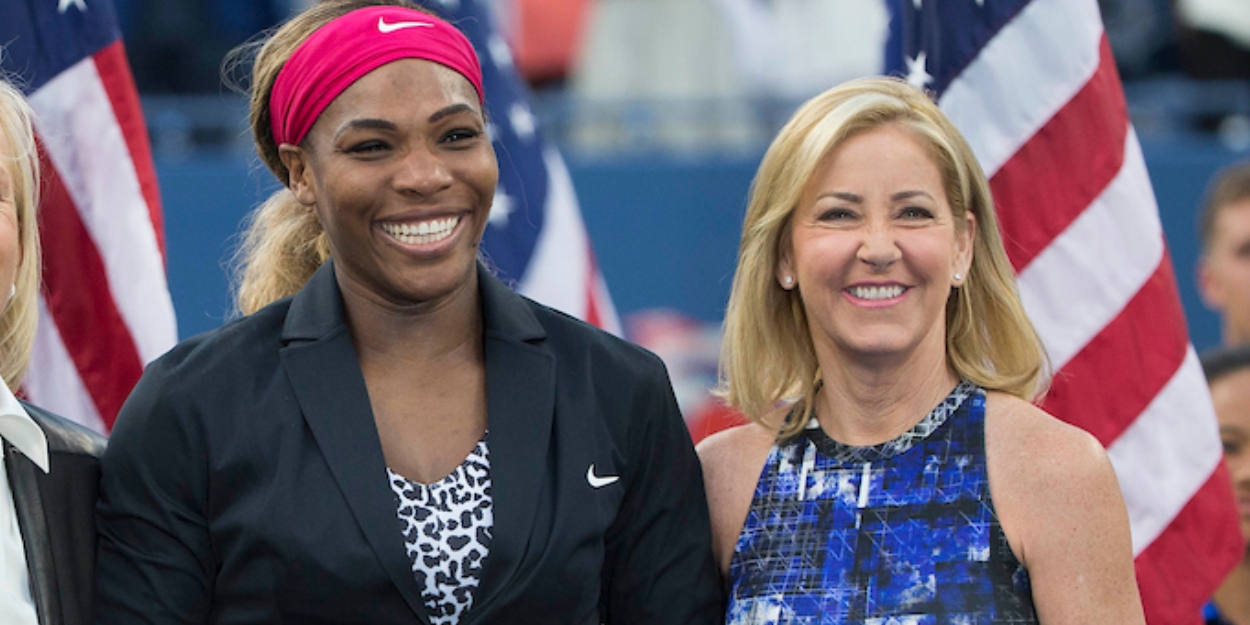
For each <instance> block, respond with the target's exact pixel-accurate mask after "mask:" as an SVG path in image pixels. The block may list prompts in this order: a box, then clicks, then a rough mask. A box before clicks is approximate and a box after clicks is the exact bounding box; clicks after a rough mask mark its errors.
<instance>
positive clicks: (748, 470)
mask: <svg viewBox="0 0 1250 625" xmlns="http://www.w3.org/2000/svg"><path fill="white" fill-rule="evenodd" d="M776 438H777V432H776V430H772V429H769V428H766V427H764V426H762V425H759V424H758V423H748V424H746V425H740V426H737V427H734V428H730V429H728V430H724V431H721V432H717V433H716V434H713V435H711V436H709V437H707V438H705V439H703V440H702V441H700V442H699V445H698V446H697V447H695V451H697V452H698V453H699V461H700V462H702V463H703V481H704V485H705V489H706V490H707V499H708V509H709V510H710V512H711V514H712V551H713V552H714V553H715V556H716V562H717V564H718V565H720V568H721V573H724V572H725V571H727V570H728V569H729V560H730V558H731V557H732V556H733V548H734V545H735V544H736V543H737V539H738V534H739V533H741V532H742V524H743V523H744V522H745V521H746V517H747V512H748V510H750V507H751V499H752V497H754V494H755V484H756V482H758V481H759V476H760V471H761V470H763V468H764V461H765V460H766V459H767V458H768V451H769V450H770V449H771V448H772V446H773V442H774V441H775V440H776Z"/></svg>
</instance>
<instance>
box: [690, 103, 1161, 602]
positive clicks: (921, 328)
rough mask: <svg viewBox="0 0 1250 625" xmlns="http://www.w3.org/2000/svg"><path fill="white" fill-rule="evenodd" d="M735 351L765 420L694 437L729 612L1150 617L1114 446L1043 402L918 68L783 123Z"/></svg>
mask: <svg viewBox="0 0 1250 625" xmlns="http://www.w3.org/2000/svg"><path fill="white" fill-rule="evenodd" d="M722 366H723V371H724V377H723V380H724V386H723V392H724V394H725V397H726V399H727V401H728V402H729V403H730V404H731V405H733V406H734V407H736V408H738V409H739V410H741V411H742V412H743V413H744V414H746V415H747V416H748V417H750V418H751V419H752V421H754V423H753V424H750V425H745V426H742V427H738V428H734V429H731V430H728V431H726V432H723V433H721V434H717V435H714V436H712V437H710V438H708V439H705V440H704V441H703V442H702V443H700V446H699V451H700V456H701V457H702V459H703V461H704V471H705V476H706V480H707V485H708V494H709V501H710V504H711V509H712V521H713V545H714V550H715V553H716V560H717V563H718V564H719V566H720V569H721V571H722V573H724V574H725V575H726V576H727V581H728V585H729V592H730V598H729V614H728V622H729V623H734V624H738V623H741V624H744V625H745V624H748V623H749V624H755V625H761V624H766V623H791V622H798V621H803V620H807V619H812V620H821V621H825V620H831V621H833V622H848V623H854V622H876V621H883V622H884V621H893V620H894V619H925V620H933V621H934V622H948V621H949V622H955V621H959V622H962V621H965V620H966V621H969V622H973V621H975V622H982V621H984V622H1012V623H1033V622H1039V621H1040V622H1054V623H1058V622H1064V623H1075V622H1094V621H1097V622H1114V623H1125V624H1127V623H1143V622H1144V617H1143V614H1142V607H1141V602H1140V597H1139V596H1138V591H1137V584H1136V579H1135V576H1134V573H1133V552H1132V545H1131V541H1130V537H1129V526H1128V515H1127V513H1126V511H1125V507H1124V503H1123V500H1122V498H1121V495H1120V490H1119V486H1118V484H1117V481H1116V477H1115V473H1114V472H1113V470H1112V466H1111V463H1110V462H1108V459H1107V455H1106V453H1105V452H1104V451H1103V448H1102V447H1101V445H1099V444H1098V442H1097V440H1095V439H1094V438H1093V437H1092V436H1090V435H1089V434H1088V433H1087V432H1085V431H1083V430H1080V429H1078V428H1076V427H1073V426H1071V425H1068V424H1066V423H1063V422H1062V421H1059V420H1058V419H1055V418H1054V417H1052V416H1050V415H1048V414H1046V413H1045V412H1043V411H1041V410H1040V409H1038V408H1037V407H1036V406H1034V405H1033V404H1031V403H1029V402H1030V401H1031V400H1032V399H1034V397H1036V395H1037V394H1038V393H1039V391H1040V390H1041V389H1042V388H1043V387H1044V385H1045V382H1046V380H1045V374H1046V371H1045V356H1044V352H1043V348H1042V345H1041V342H1040V341H1039V339H1038V336H1037V334H1036V332H1035V331H1034V329H1033V326H1032V325H1031V323H1030V322H1029V320H1028V318H1027V316H1026V315H1025V312H1024V308H1023V306H1022V305H1021V303H1020V300H1019V298H1018V296H1017V294H1016V290H1015V284H1014V279H1013V274H1012V271H1011V265H1010V263H1009V261H1008V260H1007V256H1006V253H1005V252H1004V250H1003V246H1002V241H1001V238H1000V235H999V232H998V224H997V221H996V219H995V214H994V205H993V200H992V198H991V196H990V192H989V186H988V184H987V182H986V180H985V177H984V174H982V173H981V168H980V166H979V165H978V163H977V161H976V157H975V156H974V155H973V153H972V150H971V149H970V148H969V147H968V144H967V143H966V142H965V141H964V139H963V137H962V136H961V135H960V134H959V132H958V131H957V130H956V129H955V128H954V126H952V125H951V123H950V122H949V121H948V120H947V119H946V117H945V116H944V115H943V114H942V113H941V112H940V111H939V109H938V108H937V106H936V105H935V104H934V103H933V102H932V101H931V100H929V98H928V97H927V96H926V95H925V94H924V93H923V92H921V91H919V90H918V89H915V88H914V87H911V86H909V85H907V84H906V83H904V82H902V81H899V80H891V79H865V80H860V81H852V82H849V83H845V84H843V85H841V86H839V87H835V88H833V89H831V90H829V91H827V92H825V93H824V94H821V95H820V96H818V97H816V98H814V99H812V100H810V101H809V102H808V103H806V104H805V105H803V107H801V108H800V109H799V110H798V112H796V113H795V115H794V117H792V118H791V120H790V122H789V123H788V124H787V125H786V126H785V127H784V128H783V129H782V131H781V133H780V134H779V135H778V137H777V139H776V140H775V141H774V142H773V144H772V146H771V147H770V148H769V150H768V153H767V154H766V155H765V157H764V160H763V162H762V163H761V165H760V171H759V173H758V175H757V176H756V179H755V182H754V184H753V188H752V195H751V201H750V204H749V205H748V208H747V216H746V219H745V221H744V223H743V235H742V245H741V247H740V252H739V267H738V272H737V273H736V274H735V276H734V285H733V291H732V292H731V295H730V300H729V308H728V311H727V313H726V319H725V345H724V355H723V361H722ZM779 403H784V405H783V406H782V407H781V408H778V404H779ZM761 468H762V471H761Z"/></svg>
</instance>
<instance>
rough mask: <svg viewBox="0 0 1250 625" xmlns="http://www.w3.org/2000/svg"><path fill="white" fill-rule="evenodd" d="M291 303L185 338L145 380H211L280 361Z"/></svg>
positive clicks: (157, 362) (154, 363)
mask: <svg viewBox="0 0 1250 625" xmlns="http://www.w3.org/2000/svg"><path fill="white" fill-rule="evenodd" d="M288 307H289V300H283V301H281V302H279V303H276V304H273V305H270V306H268V307H265V308H263V309H261V310H259V311H257V312H255V313H253V314H251V315H248V316H246V317H241V318H238V319H234V320H231V321H228V322H226V323H225V324H224V325H222V326H221V327H218V328H215V329H213V330H209V331H207V332H204V333H202V334H197V335H195V336H192V337H189V338H186V339H183V340H181V341H179V342H178V343H177V344H176V345H174V346H173V347H172V348H171V349H170V350H169V351H167V352H165V354H163V355H161V356H160V357H159V358H157V359H156V360H154V361H152V363H151V364H149V365H148V366H147V368H146V369H145V371H144V377H152V376H157V377H161V378H171V377H179V376H180V375H183V374H186V375H187V376H189V377H191V378H200V379H203V378H211V377H213V376H219V377H221V376H229V375H230V374H232V373H234V374H238V373H245V372H247V371H254V370H255V369H254V368H253V366H252V365H253V363H259V364H257V365H256V366H264V362H263V361H265V360H266V359H275V360H276V359H277V358H278V348H280V346H281V340H282V327H283V323H284V321H285V319H286V311H287V309H288Z"/></svg>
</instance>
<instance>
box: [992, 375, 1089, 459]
mask: <svg viewBox="0 0 1250 625" xmlns="http://www.w3.org/2000/svg"><path fill="white" fill-rule="evenodd" d="M985 414H986V419H985V436H986V445H987V447H988V448H990V451H991V452H992V451H994V450H999V451H1002V452H1003V454H1002V455H1003V456H1004V457H1007V458H1028V459H1029V464H1030V465H1032V466H1031V467H1030V471H1029V472H1030V473H1031V474H1033V475H1036V476H1037V477H1038V478H1039V479H1043V478H1053V477H1058V476H1061V475H1062V474H1064V473H1071V474H1074V475H1081V474H1084V473H1085V472H1086V471H1087V470H1088V469H1089V468H1091V467H1092V466H1093V465H1098V466H1102V465H1104V464H1105V463H1107V462H1108V461H1107V454H1106V451H1105V450H1104V449H1103V447H1102V445H1101V444H1100V443H1099V442H1098V439H1096V438H1095V437H1094V436H1093V435H1091V434H1090V433H1089V432H1086V431H1085V430H1082V429H1081V428H1079V427H1076V426H1074V425H1071V424H1069V423H1066V422H1064V421H1063V420H1061V419H1059V418H1058V417H1056V416H1054V415H1052V414H1050V413H1048V412H1046V411H1045V410H1042V409H1041V408H1039V407H1038V406H1036V405H1034V404H1032V403H1029V402H1027V401H1024V400H1023V399H1020V398H1018V397H1015V396H1012V395H1008V394H1006V393H999V392H993V391H990V392H987V393H986V407H985Z"/></svg>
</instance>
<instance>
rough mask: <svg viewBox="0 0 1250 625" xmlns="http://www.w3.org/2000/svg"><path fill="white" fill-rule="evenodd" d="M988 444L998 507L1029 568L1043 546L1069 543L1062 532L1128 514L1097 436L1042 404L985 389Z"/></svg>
mask: <svg viewBox="0 0 1250 625" xmlns="http://www.w3.org/2000/svg"><path fill="white" fill-rule="evenodd" d="M985 448H986V457H987V462H988V468H989V477H990V490H991V493H992V494H993V498H994V508H995V511H996V513H997V514H998V517H999V519H1000V521H1001V522H1002V527H1003V531H1004V533H1006V535H1007V538H1008V541H1009V542H1010V543H1011V545H1012V549H1013V551H1015V552H1016V555H1017V557H1019V558H1020V560H1021V561H1022V562H1024V563H1025V566H1026V567H1031V565H1032V564H1035V563H1036V562H1037V561H1038V558H1039V557H1041V556H1040V554H1039V553H1037V552H1038V550H1039V549H1041V550H1042V551H1044V552H1049V551H1051V550H1052V549H1051V547H1052V546H1053V545H1055V544H1064V543H1063V540H1064V539H1062V538H1061V537H1060V535H1065V534H1071V533H1075V534H1072V535H1080V534H1081V533H1082V532H1088V531H1091V530H1092V529H1094V528H1112V527H1114V528H1119V526H1120V525H1121V524H1122V522H1124V521H1126V520H1127V515H1126V513H1125V512H1124V504H1123V500H1122V499H1121V495H1120V488H1119V483H1118V481H1117V479H1116V475H1115V470H1114V468H1113V467H1112V466H1111V461H1110V459H1109V458H1108V457H1107V452H1106V450H1104V449H1103V447H1102V445H1101V444H1100V443H1099V442H1098V439H1097V438H1095V437H1094V436H1093V435H1091V434H1089V433H1088V432H1086V431H1084V430H1082V429H1080V428H1078V427H1076V426H1073V425H1070V424H1068V423H1065V422H1064V421H1062V420H1060V419H1059V418H1057V417H1055V416H1053V415H1051V414H1049V413H1047V412H1046V411H1044V410H1042V409H1041V408H1039V407H1037V406H1035V405H1033V404H1030V403H1029V402H1026V401H1024V400H1021V399H1019V398H1016V397H1012V396H1009V395H1005V394H1002V393H992V392H991V393H988V394H987V402H986V419H985ZM1121 517H1123V518H1121ZM1080 526H1086V527H1085V529H1082V528H1081V527H1080ZM1124 529H1127V528H1124ZM1098 531H1102V529H1098Z"/></svg>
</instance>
